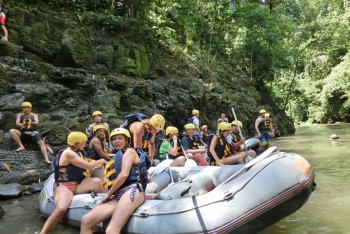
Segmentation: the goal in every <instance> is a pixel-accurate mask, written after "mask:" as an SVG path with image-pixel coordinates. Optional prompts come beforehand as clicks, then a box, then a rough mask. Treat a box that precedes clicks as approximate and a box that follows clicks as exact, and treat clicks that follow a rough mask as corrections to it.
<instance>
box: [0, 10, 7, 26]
mask: <svg viewBox="0 0 350 234" xmlns="http://www.w3.org/2000/svg"><path fill="white" fill-rule="evenodd" d="M5 22H6V15H5V14H4V12H1V13H0V25H5Z"/></svg>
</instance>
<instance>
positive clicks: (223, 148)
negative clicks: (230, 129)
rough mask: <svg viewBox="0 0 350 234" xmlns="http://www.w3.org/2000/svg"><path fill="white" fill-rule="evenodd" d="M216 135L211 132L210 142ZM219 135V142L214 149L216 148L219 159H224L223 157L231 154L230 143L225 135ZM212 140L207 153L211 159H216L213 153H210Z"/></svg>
mask: <svg viewBox="0 0 350 234" xmlns="http://www.w3.org/2000/svg"><path fill="white" fill-rule="evenodd" d="M214 135H215V134H213V133H212V134H209V137H210V142H211V140H212V139H213V136H214ZM209 137H208V138H209ZM217 137H218V142H217V144H216V146H215V149H214V150H215V153H216V155H217V156H218V157H219V159H222V158H224V157H227V156H229V155H230V154H231V150H230V145H229V143H228V142H227V140H226V138H225V137H223V136H218V135H217ZM210 142H209V144H208V149H207V153H208V156H209V158H210V161H215V159H214V157H213V155H212V154H211V153H210Z"/></svg>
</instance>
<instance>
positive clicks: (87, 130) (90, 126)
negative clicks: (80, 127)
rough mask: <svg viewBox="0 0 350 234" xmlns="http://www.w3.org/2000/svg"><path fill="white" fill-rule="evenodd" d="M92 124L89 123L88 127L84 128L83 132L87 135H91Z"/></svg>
mask: <svg viewBox="0 0 350 234" xmlns="http://www.w3.org/2000/svg"><path fill="white" fill-rule="evenodd" d="M92 131H93V130H92V124H90V125H89V127H88V128H87V129H86V130H85V133H86V135H87V136H91V135H92Z"/></svg>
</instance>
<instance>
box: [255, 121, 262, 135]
mask: <svg viewBox="0 0 350 234" xmlns="http://www.w3.org/2000/svg"><path fill="white" fill-rule="evenodd" d="M260 122H261V119H260V118H257V119H256V120H255V131H256V132H257V133H258V137H259V138H260V137H261V133H260V131H259V124H260Z"/></svg>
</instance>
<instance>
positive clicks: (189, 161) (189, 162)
mask: <svg viewBox="0 0 350 234" xmlns="http://www.w3.org/2000/svg"><path fill="white" fill-rule="evenodd" d="M179 142H180V146H181V149H182V152H184V155H185V157H186V162H185V167H197V166H198V165H197V163H196V161H194V160H193V159H190V158H188V156H187V154H186V151H185V149H184V147H183V146H182V142H181V141H180V139H179Z"/></svg>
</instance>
